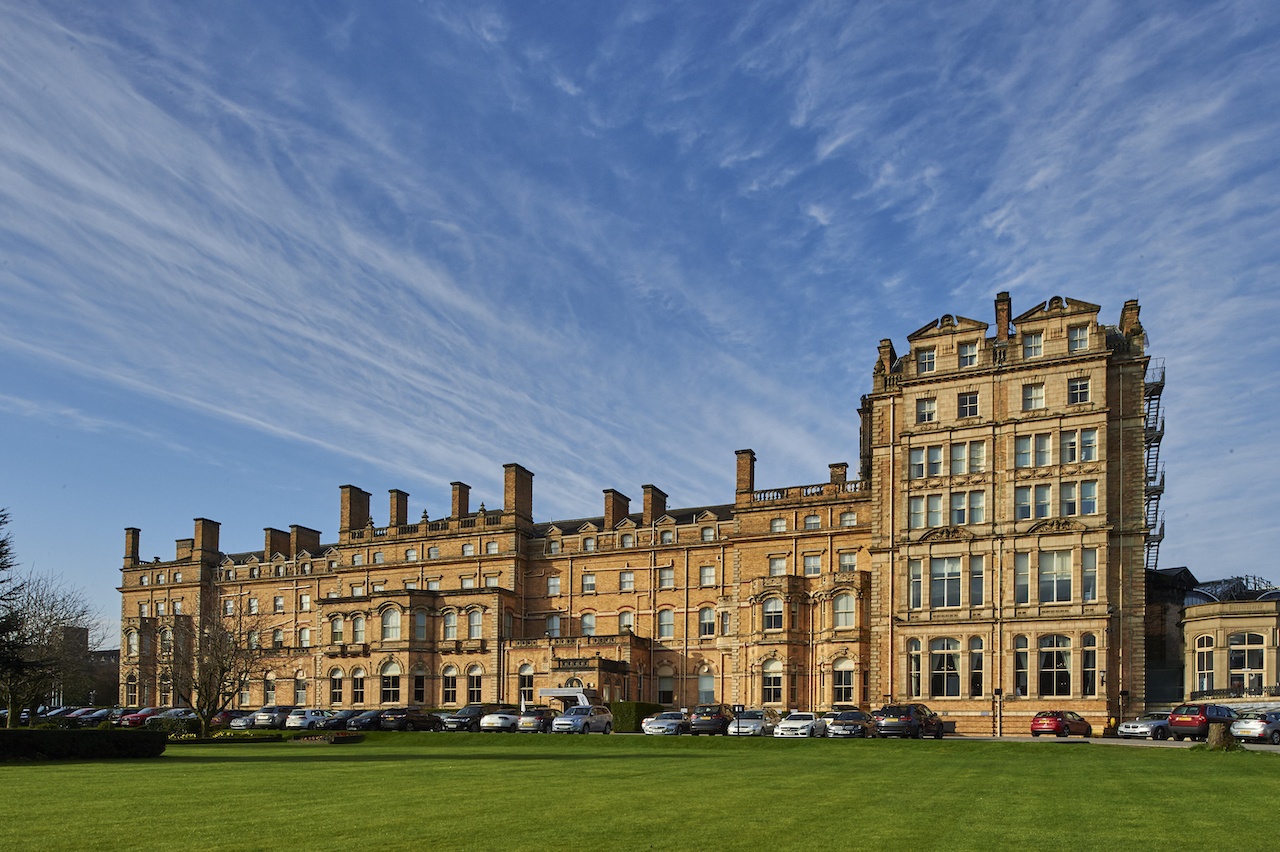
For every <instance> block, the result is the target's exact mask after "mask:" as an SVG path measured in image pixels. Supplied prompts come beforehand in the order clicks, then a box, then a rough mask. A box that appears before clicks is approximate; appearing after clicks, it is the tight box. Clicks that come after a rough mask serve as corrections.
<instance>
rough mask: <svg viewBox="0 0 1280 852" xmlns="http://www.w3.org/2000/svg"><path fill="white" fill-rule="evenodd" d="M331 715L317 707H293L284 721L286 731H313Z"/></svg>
mask: <svg viewBox="0 0 1280 852" xmlns="http://www.w3.org/2000/svg"><path fill="white" fill-rule="evenodd" d="M330 715H332V714H331V713H330V712H329V711H328V710H322V709H320V708H319V707H295V708H293V709H292V710H290V711H289V715H288V717H286V718H285V720H284V726H285V729H286V730H297V729H300V728H301V729H304V730H314V729H315V728H318V727H320V725H321V724H323V723H324V722H325V720H327V719H328V718H329V716H330Z"/></svg>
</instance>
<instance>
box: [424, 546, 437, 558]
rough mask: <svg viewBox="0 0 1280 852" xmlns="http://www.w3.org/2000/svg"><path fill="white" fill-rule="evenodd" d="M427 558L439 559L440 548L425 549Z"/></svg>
mask: <svg viewBox="0 0 1280 852" xmlns="http://www.w3.org/2000/svg"><path fill="white" fill-rule="evenodd" d="M427 558H428V559H439V558H440V548H438V547H428V548H427Z"/></svg>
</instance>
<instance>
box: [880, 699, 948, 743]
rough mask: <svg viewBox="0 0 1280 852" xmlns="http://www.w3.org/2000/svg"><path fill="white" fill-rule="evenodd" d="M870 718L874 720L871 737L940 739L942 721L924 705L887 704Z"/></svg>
mask: <svg viewBox="0 0 1280 852" xmlns="http://www.w3.org/2000/svg"><path fill="white" fill-rule="evenodd" d="M871 716H872V718H873V719H875V731H874V732H873V733H872V736H873V737H904V738H907V737H910V738H912V739H917V740H918V739H922V738H924V737H933V738H934V739H938V740H940V739H942V733H943V725H942V720H941V719H939V718H938V714H937V713H934V712H933V711H932V710H930V709H929V708H928V707H927V706H925V705H924V704H889V705H886V706H884V707H881V708H880V709H879V710H876V711H875V712H874V713H872V714H871Z"/></svg>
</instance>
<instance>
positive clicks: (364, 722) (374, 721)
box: [347, 710, 386, 731]
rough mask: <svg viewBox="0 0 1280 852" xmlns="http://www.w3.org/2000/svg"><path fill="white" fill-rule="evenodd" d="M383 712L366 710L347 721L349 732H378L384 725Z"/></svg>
mask: <svg viewBox="0 0 1280 852" xmlns="http://www.w3.org/2000/svg"><path fill="white" fill-rule="evenodd" d="M384 712H386V711H383V710H365V711H364V712H363V713H360V714H359V715H356V716H352V717H351V718H350V719H348V720H347V730H348V731H376V730H378V728H379V727H380V726H381V725H382V714H383V713H384Z"/></svg>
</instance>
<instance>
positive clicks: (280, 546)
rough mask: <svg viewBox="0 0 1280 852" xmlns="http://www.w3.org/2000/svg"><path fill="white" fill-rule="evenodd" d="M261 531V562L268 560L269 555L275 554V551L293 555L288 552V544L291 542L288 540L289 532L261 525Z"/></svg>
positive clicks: (269, 559)
mask: <svg viewBox="0 0 1280 852" xmlns="http://www.w3.org/2000/svg"><path fill="white" fill-rule="evenodd" d="M262 533H263V541H262V561H263V562H270V561H271V557H273V556H275V555H276V554H277V553H280V554H283V555H284V556H292V555H293V554H291V553H290V552H289V545H290V543H291V542H290V541H289V534H288V533H287V532H285V531H284V530H277V529H272V528H271V527H263V528H262Z"/></svg>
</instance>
